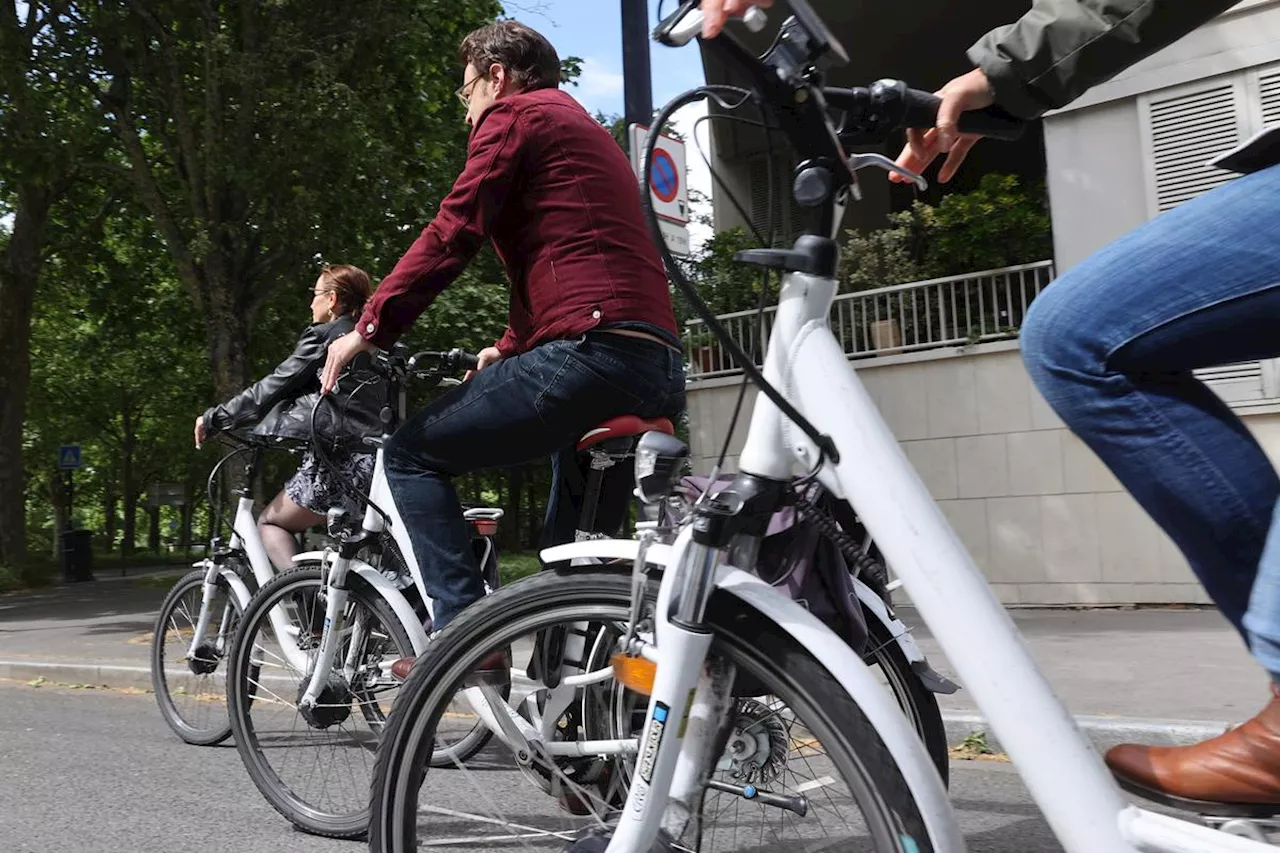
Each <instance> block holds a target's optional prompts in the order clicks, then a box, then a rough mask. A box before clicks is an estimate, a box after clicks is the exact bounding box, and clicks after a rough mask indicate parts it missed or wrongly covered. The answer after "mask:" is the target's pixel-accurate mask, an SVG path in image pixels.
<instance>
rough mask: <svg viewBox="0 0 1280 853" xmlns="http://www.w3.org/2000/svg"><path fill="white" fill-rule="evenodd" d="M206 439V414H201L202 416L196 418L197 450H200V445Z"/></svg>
mask: <svg viewBox="0 0 1280 853" xmlns="http://www.w3.org/2000/svg"><path fill="white" fill-rule="evenodd" d="M204 439H205V429H204V415H201V416H200V417H198V418H196V450H199V449H200V445H202V444H204Z"/></svg>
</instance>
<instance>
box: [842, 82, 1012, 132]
mask: <svg viewBox="0 0 1280 853" xmlns="http://www.w3.org/2000/svg"><path fill="white" fill-rule="evenodd" d="M822 93H823V95H824V96H825V97H826V100H827V104H828V105H829V106H830V107H831V108H832V109H836V110H841V111H843V112H844V113H845V116H844V121H843V122H842V123H841V127H839V128H838V130H837V132H838V133H839V135H840V136H841V138H844V137H847V136H849V135H850V134H851V133H858V134H863V133H871V134H880V135H883V134H885V133H888V132H889V131H892V130H897V129H899V128H908V127H909V128H917V129H920V130H926V129H928V128H931V127H933V126H934V125H935V124H937V121H938V108H939V107H941V106H942V98H940V97H938V96H937V95H935V94H933V93H932V92H925V91H923V90H920V89H912V88H910V87H909V86H907V84H906V83H903V82H902V81H901V80H878V81H876V82H875V83H873V84H871V85H870V86H868V87H858V88H855V89H839V88H834V87H831V86H827V87H824V88H823V90H822ZM851 119H853V120H854V121H855V122H856V123H857V124H858V125H859V126H857V127H854V128H847V127H846V126H845V125H847V124H848V123H849V122H850V120H851ZM1026 127H1027V125H1026V122H1024V121H1022V120H1021V119H1018V118H1015V117H1014V116H1011V115H1009V114H1008V113H1007V112H1005V111H1004V110H1002V109H1000V108H999V107H988V108H986V109H985V110H973V111H969V112H964V113H961V114H960V118H959V120H958V122H957V126H956V129H957V130H958V131H960V132H961V133H976V134H979V135H981V136H990V137H991V138H993V139H1003V140H1007V141H1010V142H1012V141H1014V140H1016V139H1019V138H1020V137H1021V136H1022V132H1023V131H1024V130H1026Z"/></svg>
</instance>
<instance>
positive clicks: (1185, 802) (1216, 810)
mask: <svg viewBox="0 0 1280 853" xmlns="http://www.w3.org/2000/svg"><path fill="white" fill-rule="evenodd" d="M1116 781H1117V782H1119V783H1120V787H1121V788H1123V789H1124V790H1126V791H1128V792H1129V793H1130V794H1133V795H1135V796H1138V797H1141V798H1142V799H1144V800H1148V801H1150V802H1153V803H1156V804H1157V805H1161V806H1168V807H1169V808H1171V809H1178V810H1179V811H1184V812H1191V813H1192V814H1195V815H1198V816H1199V817H1200V818H1201V820H1203V821H1205V822H1206V823H1209V822H1210V821H1213V822H1216V823H1226V822H1231V821H1249V822H1254V823H1259V824H1274V825H1275V828H1276V829H1280V804H1276V803H1214V802H1210V801H1208V800H1193V799H1190V798H1188V797H1179V796H1177V795H1176V794H1169V793H1166V792H1164V791H1157V790H1155V789H1154V788H1148V787H1147V786H1145V785H1141V784H1139V783H1137V782H1134V781H1132V780H1130V779H1126V778H1125V777H1123V776H1120V775H1117V776H1116ZM1211 825H1212V824H1211Z"/></svg>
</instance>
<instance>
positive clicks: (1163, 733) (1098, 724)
mask: <svg viewBox="0 0 1280 853" xmlns="http://www.w3.org/2000/svg"><path fill="white" fill-rule="evenodd" d="M0 678H2V679H11V680H14V681H33V680H35V679H37V678H44V679H46V680H48V681H52V682H57V683H60V684H85V685H93V686H95V687H133V688H139V689H143V690H150V689H151V667H149V666H128V665H124V664H91V663H90V664H86V663H58V662H53V661H40V660H14V659H8V660H4V659H0ZM1075 720H1076V725H1077V726H1078V727H1079V728H1080V731H1081V732H1082V733H1083V734H1084V735H1085V736H1086V737H1088V739H1089V741H1090V743H1092V744H1093V746H1094V748H1095V749H1096V750H1098V751H1099V752H1105V751H1106V750H1108V749H1110V748H1111V747H1113V746H1115V745H1116V744H1120V743H1142V744H1150V745H1153V746H1189V745H1191V744H1194V743H1199V742H1201V741H1204V740H1208V739H1209V738H1212V737H1217V736H1218V735H1220V734H1222V733H1223V732H1224V731H1226V730H1227V728H1228V726H1229V725H1230V724H1229V723H1223V722H1214V721H1208V720H1162V719H1145V718H1139V717H1100V716H1078V717H1076V718H1075ZM942 724H943V727H944V728H945V730H946V734H947V744H948V745H950V746H956V745H957V744H959V743H960V742H961V741H963V740H964V739H965V738H967V737H969V736H970V735H972V734H975V733H982V734H985V735H986V738H987V745H988V746H989V747H991V749H993V750H995V751H996V752H1003V751H1004V750H1003V748H1002V747H1001V745H1000V741H999V738H997V737H996V735H995V733H994V732H992V731H991V730H990V726H989V725H988V724H987V720H986V718H985V717H983V716H982V715H981V714H976V713H972V712H968V711H943V712H942Z"/></svg>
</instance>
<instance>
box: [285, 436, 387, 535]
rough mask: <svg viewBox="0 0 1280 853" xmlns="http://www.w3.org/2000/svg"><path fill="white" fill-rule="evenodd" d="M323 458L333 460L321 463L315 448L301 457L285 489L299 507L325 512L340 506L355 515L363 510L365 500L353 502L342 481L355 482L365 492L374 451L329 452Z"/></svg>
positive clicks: (369, 480)
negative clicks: (328, 462)
mask: <svg viewBox="0 0 1280 853" xmlns="http://www.w3.org/2000/svg"><path fill="white" fill-rule="evenodd" d="M325 458H326V459H327V460H329V461H330V462H332V463H333V464H332V465H331V466H330V465H325V464H322V463H321V462H320V461H319V460H318V459H316V457H315V451H314V450H308V451H307V452H306V454H305V455H304V456H303V457H302V465H300V466H299V467H298V472H297V473H296V474H294V475H293V476H292V477H290V478H289V482H287V483H285V484H284V493H285V494H286V495H288V496H289V500H291V501H293V502H294V503H296V504H297V505H298V506H300V507H304V508H305V509H309V510H311V511H312V512H314V513H317V514H319V515H324V514H325V513H327V512H328V511H329V510H330V509H332V508H333V507H335V506H340V507H343V508H344V509H346V511H347V512H348V513H349V514H350V515H351V516H352V517H354V518H359V517H360V516H361V515H363V514H364V502H363V501H361V502H359V503H357V502H356V500H355V499H354V498H352V497H351V496H350V495H348V494H347V493H346V491H344V490H343V488H342V485H341V484H342V483H348V484H350V485H352V486H355V487H356V489H358V490H359V491H360V492H361V493H365V494H367V493H368V491H369V484H370V483H371V482H372V481H373V465H374V455H373V454H372V453H342V452H331V453H328V454H326V455H325Z"/></svg>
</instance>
